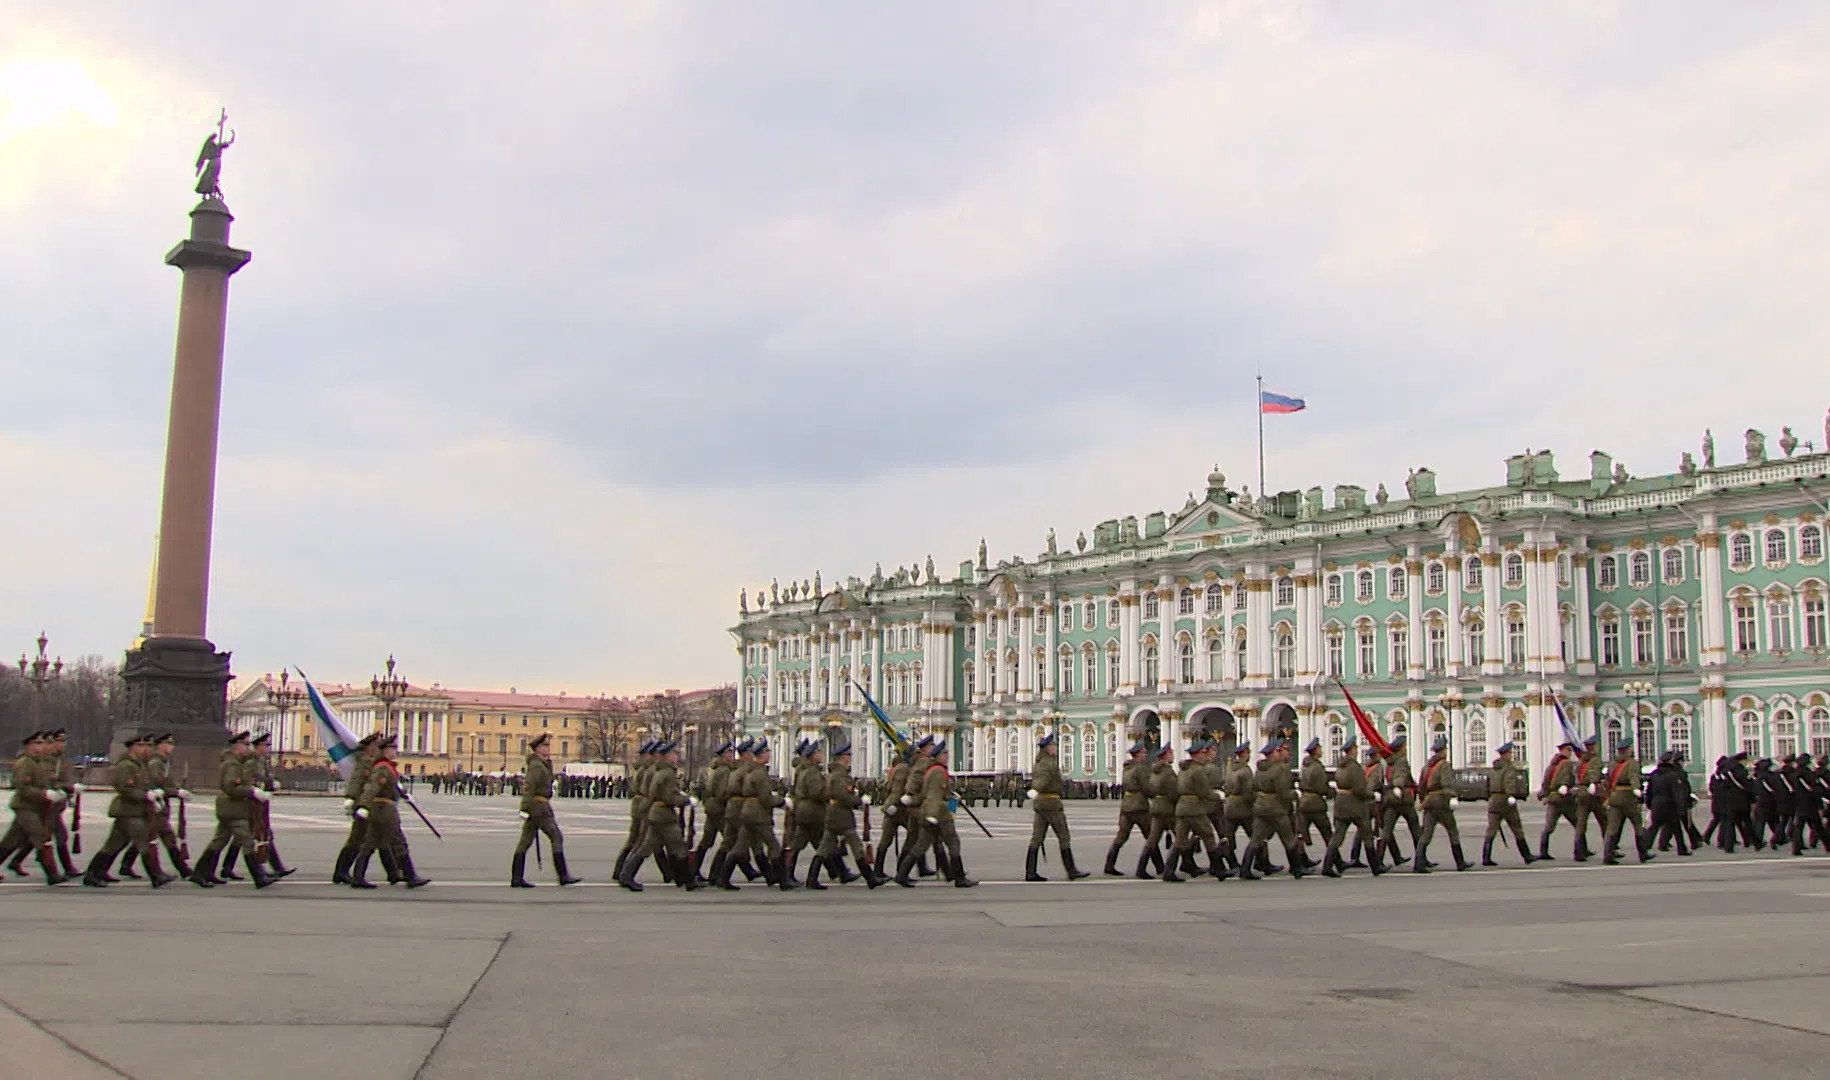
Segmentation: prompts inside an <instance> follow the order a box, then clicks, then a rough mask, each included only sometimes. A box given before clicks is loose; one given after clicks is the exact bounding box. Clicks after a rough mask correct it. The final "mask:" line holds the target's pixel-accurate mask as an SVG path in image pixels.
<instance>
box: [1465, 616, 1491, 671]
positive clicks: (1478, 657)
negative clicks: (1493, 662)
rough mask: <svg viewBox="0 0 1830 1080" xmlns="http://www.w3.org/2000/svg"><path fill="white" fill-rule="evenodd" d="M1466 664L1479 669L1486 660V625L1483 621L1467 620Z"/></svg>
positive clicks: (1477, 619) (1476, 619)
mask: <svg viewBox="0 0 1830 1080" xmlns="http://www.w3.org/2000/svg"><path fill="white" fill-rule="evenodd" d="M1467 645H1468V648H1467V653H1468V663H1470V664H1473V665H1475V666H1476V667H1479V666H1480V665H1481V664H1482V663H1484V662H1485V661H1486V659H1487V623H1486V621H1485V620H1484V619H1479V618H1475V619H1469V620H1468V641H1467Z"/></svg>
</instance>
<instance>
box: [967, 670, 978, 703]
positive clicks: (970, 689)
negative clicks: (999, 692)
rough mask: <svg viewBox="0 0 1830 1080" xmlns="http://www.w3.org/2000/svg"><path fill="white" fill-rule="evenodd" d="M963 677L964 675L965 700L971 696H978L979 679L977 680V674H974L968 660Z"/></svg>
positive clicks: (971, 697) (970, 698)
mask: <svg viewBox="0 0 1830 1080" xmlns="http://www.w3.org/2000/svg"><path fill="white" fill-rule="evenodd" d="M965 677H966V700H967V701H971V700H972V699H973V698H975V697H977V696H978V693H979V681H978V677H977V675H976V674H974V672H973V670H972V664H971V663H970V662H968V663H967V664H966V668H965Z"/></svg>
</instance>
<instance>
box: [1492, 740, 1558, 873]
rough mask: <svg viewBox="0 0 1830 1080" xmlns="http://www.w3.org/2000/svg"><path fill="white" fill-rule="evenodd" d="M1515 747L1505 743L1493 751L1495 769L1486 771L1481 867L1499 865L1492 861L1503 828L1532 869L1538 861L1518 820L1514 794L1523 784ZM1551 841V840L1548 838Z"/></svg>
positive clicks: (1516, 800)
mask: <svg viewBox="0 0 1830 1080" xmlns="http://www.w3.org/2000/svg"><path fill="white" fill-rule="evenodd" d="M1512 751H1513V744H1512V743H1511V742H1503V743H1501V744H1500V747H1499V749H1498V750H1495V751H1494V752H1493V767H1492V768H1491V769H1489V770H1488V772H1487V838H1486V839H1485V840H1484V841H1482V842H1481V865H1482V866H1498V865H1499V864H1498V863H1496V862H1494V861H1493V842H1494V841H1495V840H1497V839H1499V838H1500V828H1501V827H1502V826H1504V827H1505V828H1508V829H1510V830H1512V839H1513V842H1514V843H1516V844H1517V845H1518V847H1519V858H1521V859H1524V860H1525V865H1526V866H1530V865H1531V864H1532V863H1534V862H1536V861H1537V859H1536V857H1535V856H1533V855H1532V853H1531V848H1530V847H1528V846H1527V845H1526V843H1525V826H1524V823H1522V822H1521V821H1520V820H1519V799H1518V796H1516V795H1514V794H1513V791H1514V790H1515V789H1516V788H1517V785H1518V784H1519V782H1520V779H1519V777H1520V772H1519V766H1518V764H1517V763H1515V762H1514V761H1513V760H1512ZM1547 839H1548V838H1547Z"/></svg>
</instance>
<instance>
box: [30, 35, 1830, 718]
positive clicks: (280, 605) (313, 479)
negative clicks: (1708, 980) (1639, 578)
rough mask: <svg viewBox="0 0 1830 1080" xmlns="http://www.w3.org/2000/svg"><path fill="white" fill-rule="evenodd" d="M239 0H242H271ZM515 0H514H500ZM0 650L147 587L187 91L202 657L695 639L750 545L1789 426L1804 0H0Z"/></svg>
mask: <svg viewBox="0 0 1830 1080" xmlns="http://www.w3.org/2000/svg"><path fill="white" fill-rule="evenodd" d="M282 8H285V9H286V10H280V9H282ZM511 12H512V13H511ZM0 26H4V27H6V33H5V34H4V35H0V227H3V230H4V232H3V235H4V236H5V238H6V243H7V248H8V250H7V258H5V259H4V260H0V315H3V316H4V333H0V474H3V475H4V477H5V484H6V498H5V500H4V503H5V510H4V515H5V516H4V527H3V528H0V562H3V564H4V566H5V567H6V572H5V573H4V574H0V655H11V650H12V649H16V648H21V647H24V646H26V645H27V643H28V641H29V639H30V638H32V637H33V636H35V635H36V633H37V631H38V630H39V629H41V628H43V629H46V630H48V631H50V633H51V636H52V641H53V646H52V648H53V651H60V652H62V653H63V654H64V655H65V656H66V657H69V656H74V655H78V654H83V653H102V654H108V655H110V656H113V655H118V653H119V651H120V649H122V648H123V647H124V646H125V645H126V644H127V642H128V641H129V639H130V638H131V637H132V636H133V635H134V633H135V632H136V630H137V627H138V622H139V619H140V615H141V613H142V610H143V608H144V605H145V595H146V583H147V571H148V562H149V559H150V555H151V545H152V534H153V532H154V530H155V528H156V525H157V517H158V487H159V469H160V463H161V460H162V454H163V445H164V423H165V409H166V398H167V393H168V388H169V382H170V376H171V370H170V369H171V347H172V337H173V319H174V315H175V313H176V299H177V289H178V274H177V272H176V271H174V270H172V269H170V268H168V267H166V266H164V265H162V263H161V257H162V256H163V254H164V253H165V251H166V250H167V249H168V248H169V247H170V246H171V245H172V244H173V243H174V242H175V241H176V240H178V239H179V238H180V237H181V236H182V234H183V230H184V229H185V227H186V220H185V217H184V215H185V213H186V211H188V209H189V208H190V206H191V204H192V202H193V200H194V196H192V195H191V193H190V185H191V183H192V177H191V170H190V165H191V162H192V160H193V158H194V155H195V154H196V148H197V145H198V143H199V142H200V141H201V138H202V136H203V135H204V134H205V133H206V132H207V131H209V130H210V129H211V127H212V126H213V124H214V121H215V117H216V111H217V108H218V106H219V105H227V106H228V108H229V110H230V113H231V117H232V119H231V126H232V127H234V128H235V129H236V131H237V132H238V135H239V139H238V142H237V143H236V145H235V147H234V148H233V149H232V150H231V151H230V152H229V156H228V159H227V164H226V167H225V171H224V190H225V192H226V193H227V196H228V200H229V205H230V206H231V208H232V209H233V210H234V212H235V214H236V215H237V219H238V220H237V222H236V225H235V240H236V242H237V243H238V244H240V245H241V246H245V247H247V248H250V249H252V250H253V252H254V261H253V263H252V264H251V265H250V266H249V267H248V268H247V269H246V270H244V271H243V272H242V273H241V274H240V275H239V276H238V277H236V278H235V280H234V284H233V288H232V302H231V311H230V330H229V344H228V358H227V374H226V377H225V385H224V398H223V402H224V406H223V407H224V416H223V428H222V445H221V469H220V474H219V487H218V491H217V528H216V556H215V573H214V583H213V595H212V612H211V624H210V631H211V636H212V637H213V638H214V639H215V640H216V641H217V643H218V644H219V645H220V646H222V647H224V648H229V649H232V650H233V651H234V653H235V658H236V667H237V670H238V672H239V673H240V674H243V675H247V674H258V673H259V672H261V671H268V670H276V669H277V668H278V667H279V666H280V665H283V664H289V663H290V664H297V665H299V666H301V667H303V668H305V669H306V670H308V671H311V672H312V673H313V675H314V676H317V677H319V678H323V679H364V678H366V677H367V676H368V675H369V674H370V673H371V672H372V671H373V670H374V669H375V668H376V667H378V666H379V664H380V661H381V660H382V659H383V658H385V657H386V656H387V654H388V653H389V652H393V653H394V654H396V655H397V656H398V657H399V658H400V660H401V664H402V671H403V672H404V673H405V674H406V675H408V676H409V677H411V678H413V679H414V680H415V681H418V682H421V683H430V682H433V681H440V682H443V683H444V684H445V685H468V686H477V687H508V686H517V687H519V688H521V689H524V690H528V689H539V690H549V691H557V690H561V689H563V690H568V691H570V692H573V693H595V692H599V691H610V692H631V691H639V690H644V689H651V688H657V687H663V686H678V687H687V686H700V685H708V684H712V683H716V682H722V681H728V680H730V679H731V678H732V677H733V675H734V673H735V663H736V659H735V654H734V653H733V651H732V642H731V639H730V637H729V636H728V634H727V633H726V628H727V627H728V626H729V625H730V624H731V623H732V622H733V620H734V615H735V608H736V599H737V591H738V589H739V588H741V587H744V586H750V587H752V588H754V587H755V586H756V585H757V583H759V582H767V581H768V580H769V579H770V578H771V577H780V578H782V579H783V580H787V579H789V578H796V579H798V578H802V577H809V576H811V575H812V574H813V572H814V571H815V570H820V571H822V572H823V573H824V575H825V578H826V580H828V581H831V580H834V579H835V578H837V577H841V576H843V575H845V574H854V573H855V574H860V575H868V574H869V572H870V570H871V567H872V565H873V564H874V563H876V562H878V561H881V562H882V563H883V564H884V566H885V568H886V569H892V568H893V567H895V566H896V565H906V564H909V563H913V562H917V561H919V560H921V559H923V558H925V557H926V556H927V555H929V554H930V553H931V554H932V555H933V556H934V558H935V561H936V562H937V563H938V564H939V565H940V566H942V567H951V566H953V565H954V564H956V563H957V562H958V561H959V560H961V559H963V558H967V557H969V556H970V555H971V554H972V552H973V550H974V549H975V548H976V547H977V544H978V541H979V538H980V536H984V537H986V538H987V539H988V540H989V542H990V546H991V550H992V551H993V552H994V557H996V556H997V555H1008V554H1012V553H1018V554H1023V555H1024V556H1025V557H1029V556H1032V555H1033V554H1034V553H1035V552H1036V551H1038V550H1039V549H1040V548H1041V546H1042V538H1043V535H1044V534H1045V532H1046V531H1047V530H1048V529H1049V528H1050V527H1051V526H1052V527H1054V528H1056V529H1058V530H1059V532H1060V534H1061V537H1062V540H1063V542H1064V543H1066V542H1068V541H1070V540H1071V538H1072V537H1073V536H1074V535H1075V534H1076V533H1077V532H1078V531H1080V530H1081V529H1088V530H1089V531H1090V529H1091V526H1092V525H1093V524H1094V523H1095V522H1097V521H1099V520H1101V519H1104V518H1107V517H1113V516H1120V515H1123V514H1127V513H1136V514H1139V515H1142V514H1145V513H1148V512H1150V511H1152V510H1156V509H1159V508H1170V509H1174V508H1178V507H1180V506H1181V504H1182V501H1183V499H1184V496H1185V493H1186V492H1188V491H1189V490H1190V489H1194V488H1198V487H1200V486H1201V484H1202V482H1203V478H1204V476H1205V475H1206V473H1207V471H1208V469H1209V468H1210V467H1211V466H1212V465H1213V464H1214V463H1216V462H1218V463H1219V464H1220V465H1221V467H1222V468H1223V469H1224V470H1226V471H1227V472H1228V473H1229V475H1231V476H1232V477H1233V479H1234V481H1235V484H1237V483H1239V482H1245V483H1250V484H1251V485H1252V486H1253V487H1254V489H1256V487H1257V484H1256V478H1255V476H1254V475H1253V474H1254V473H1255V472H1256V463H1255V427H1254V423H1255V421H1254V414H1253V411H1252V396H1251V395H1252V377H1253V374H1254V373H1255V371H1257V370H1258V369H1260V368H1262V369H1263V371H1264V372H1265V374H1266V376H1267V378H1268V379H1269V380H1270V381H1271V382H1272V383H1273V384H1274V385H1276V386H1277V387H1279V388H1281V389H1285V390H1288V391H1290V392H1293V393H1297V394H1301V395H1303V396H1305V397H1307V398H1308V400H1309V403H1310V408H1309V410H1308V411H1307V412H1305V413H1302V414H1299V415H1297V416H1293V417H1282V418H1271V422H1270V430H1269V434H1270V441H1271V446H1270V454H1269V470H1270V481H1271V487H1272V488H1274V489H1277V488H1291V487H1306V486H1309V485H1311V484H1322V485H1332V484H1335V483H1346V482H1352V483H1359V484H1362V485H1365V486H1366V487H1367V488H1369V489H1370V488H1372V487H1373V486H1375V485H1376V484H1378V483H1380V482H1385V483H1387V484H1389V485H1391V486H1392V487H1393V488H1394V490H1395V489H1397V488H1398V487H1399V486H1400V484H1401V482H1402V480H1403V478H1404V475H1405V470H1406V468H1407V467H1408V466H1412V465H1421V464H1428V465H1430V466H1432V467H1433V468H1435V469H1436V470H1437V471H1438V472H1439V473H1440V474H1441V475H1442V483H1443V485H1444V487H1445V489H1448V488H1453V487H1469V486H1477V485H1486V484H1492V483H1497V482H1499V481H1500V479H1501V478H1502V477H1503V467H1502V464H1501V461H1502V459H1503V458H1504V457H1505V456H1506V455H1508V454H1511V453H1516V452H1518V451H1521V450H1523V449H1524V448H1526V447H1528V446H1529V447H1534V448H1543V447H1546V446H1548V447H1551V448H1553V449H1555V450H1556V451H1557V452H1558V453H1559V455H1560V457H1559V466H1560V467H1561V468H1562V470H1563V471H1564V472H1565V473H1566V474H1569V473H1572V472H1580V471H1582V470H1583V469H1584V468H1585V455H1586V454H1587V453H1588V451H1590V450H1591V449H1595V448H1604V449H1607V450H1609V451H1611V452H1612V453H1614V454H1615V455H1616V456H1617V457H1618V458H1619V459H1621V460H1622V461H1624V463H1625V464H1626V465H1627V466H1628V468H1630V469H1631V470H1633V471H1634V472H1635V473H1637V474H1642V475H1643V474H1650V473H1655V472H1665V471H1669V470H1671V469H1672V468H1673V467H1675V465H1676V463H1677V459H1678V455H1679V454H1680V453H1681V452H1682V451H1684V450H1687V449H1691V450H1694V449H1695V448H1696V445H1697V442H1698V439H1699V437H1700V436H1701V434H1702V432H1703V430H1704V428H1706V427H1709V428H1713V429H1714V430H1715V432H1716V434H1717V441H1718V443H1719V444H1720V445H1721V446H1722V447H1723V456H1724V457H1725V458H1728V457H1737V456H1738V453H1739V446H1740V442H1741V440H1740V435H1739V433H1740V432H1741V431H1742V429H1744V428H1746V427H1748V426H1755V427H1760V428H1762V429H1764V430H1765V431H1767V432H1768V434H1769V436H1770V437H1772V438H1774V439H1776V438H1777V435H1778V432H1779V428H1780V426H1781V425H1783V424H1790V425H1793V426H1794V428H1795V430H1796V431H1797V432H1798V435H1799V437H1800V438H1813V439H1816V440H1822V439H1823V438H1824V433H1823V422H1824V411H1825V407H1826V406H1830V364H1826V362H1825V358H1826V357H1827V356H1830V305H1827V304H1826V303H1825V302H1824V300H1823V297H1822V290H1823V289H1824V287H1825V282H1826V281H1830V8H1826V7H1825V6H1824V5H1821V4H1812V3H1796V4H1787V3H1763V4H1758V5H1727V4H1720V3H1714V2H1706V0H1699V2H1695V3H1678V2H1666V0H1660V2H1647V3H1637V4H1636V3H1626V2H1620V3H1607V2H1576V0H1563V2H1558V0H1516V2H1495V3H1482V4H1466V3H1459V2H1454V3H1450V2H1445V3H1440V4H1426V3H1395V2H1377V0H1354V2H1348V0H1219V2H1190V3H1175V2H1163V3H1139V2H1136V0H1123V2H1113V3H1090V2H1089V3H1075V4H1067V3H1043V2H1040V0H1009V2H1007V3H1000V4H984V3H980V2H969V0H960V2H952V0H937V2H930V3H925V4H845V5H835V4H831V3H823V2H816V0H804V2H803V0H769V2H761V3H749V4H729V3H709V2H706V3H693V2H682V0H652V2H623V3H617V2H611V3H598V4H587V3H578V2H563V0H522V2H520V3H517V4H515V5H497V4H484V3H467V4H459V3H434V2H431V0H393V2H391V3H387V4H381V5H376V4H372V3H368V2H364V0H322V2H319V3H316V4H311V5H305V6H302V7H296V10H294V6H288V5H270V4H248V3H245V2H242V0H236V2H232V3H206V2H202V0H189V2H187V3H183V4H177V3H146V2H144V0H85V2H84V3H81V4H68V3H53V2H39V0H0Z"/></svg>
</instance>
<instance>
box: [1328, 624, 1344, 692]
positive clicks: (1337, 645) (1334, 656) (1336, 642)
mask: <svg viewBox="0 0 1830 1080" xmlns="http://www.w3.org/2000/svg"><path fill="white" fill-rule="evenodd" d="M1327 638H1328V640H1327V645H1328V676H1329V677H1330V678H1334V679H1339V678H1342V677H1343V676H1345V675H1346V674H1347V648H1346V643H1345V642H1344V641H1343V640H1342V636H1341V630H1340V628H1339V627H1334V628H1332V629H1330V630H1328V631H1327Z"/></svg>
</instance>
